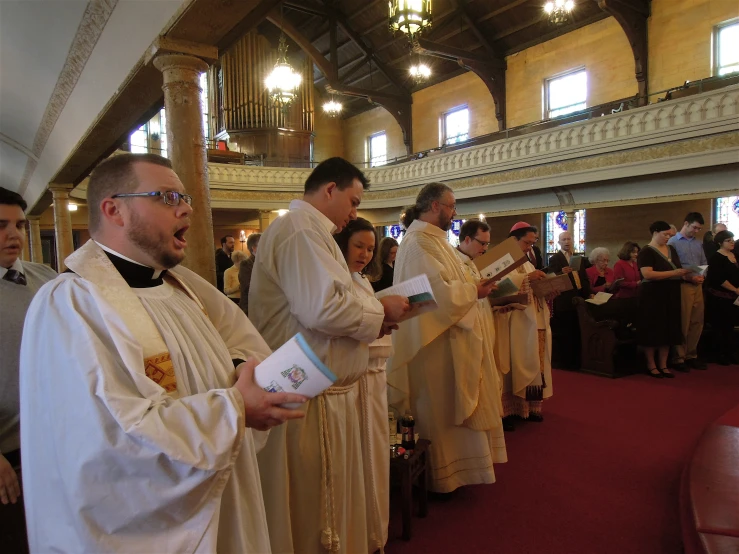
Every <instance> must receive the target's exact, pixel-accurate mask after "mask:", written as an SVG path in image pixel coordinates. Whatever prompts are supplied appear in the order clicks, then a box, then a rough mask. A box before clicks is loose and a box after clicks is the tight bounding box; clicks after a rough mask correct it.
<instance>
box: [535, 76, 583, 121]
mask: <svg viewBox="0 0 739 554" xmlns="http://www.w3.org/2000/svg"><path fill="white" fill-rule="evenodd" d="M581 72H584V73H585V82H586V85H585V102H584V104H585V105H584V106H583V107H582V108H578V109H577V110H573V111H572V112H570V113H574V112H576V111H580V110H584V109H585V108H587V107H588V91H587V76H588V73H587V69H586V68H585V66H582V67H576V68H574V69H568V70H567V71H563V72H562V73H557V74H556V75H552V76H551V77H547V78H546V79H544V110H543V111H544V113H543V114H542V116H543V117H542V118H543V119H551V118H552V117H563V116H565V115H569V113H564V114H559V115H555V116H552V115H551V112H552V111H554V110H553V109H552V108H551V106H550V103H549V85H550V84H551V83H552V82H554V81H558V80H559V79H562V78H564V77H570V76H572V75H575V74H577V73H581ZM577 104H582V102H577V103H576V104H571V105H570V106H576V105H577ZM570 106H560V107H559V108H555V110H561V109H564V108H568V107H570Z"/></svg>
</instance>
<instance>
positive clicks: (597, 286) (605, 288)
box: [585, 247, 614, 293]
mask: <svg viewBox="0 0 739 554" xmlns="http://www.w3.org/2000/svg"><path fill="white" fill-rule="evenodd" d="M588 259H589V260H590V263H591V264H593V266H592V267H589V268H588V269H586V270H585V273H586V274H587V276H588V281H590V288H591V290H592V291H593V293H598V292H610V290H611V286H612V285H613V280H614V279H613V270H612V269H611V268H610V267H608V262H610V261H611V253H610V252H609V251H608V248H603V247H598V248H593V251H592V252H591V253H590V256H588Z"/></svg>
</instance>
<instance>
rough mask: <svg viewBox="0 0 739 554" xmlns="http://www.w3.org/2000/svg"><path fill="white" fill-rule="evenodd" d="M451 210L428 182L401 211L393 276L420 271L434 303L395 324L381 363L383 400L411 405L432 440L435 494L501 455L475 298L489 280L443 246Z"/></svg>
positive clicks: (488, 479) (473, 477)
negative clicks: (387, 353)
mask: <svg viewBox="0 0 739 554" xmlns="http://www.w3.org/2000/svg"><path fill="white" fill-rule="evenodd" d="M455 213H456V201H455V198H454V193H453V191H452V190H451V189H450V188H449V187H448V186H446V185H444V184H441V183H431V184H429V185H426V186H425V187H424V188H423V189H422V190H421V192H420V193H419V194H418V197H417V199H416V203H415V204H414V205H413V206H411V207H410V208H407V209H406V211H405V214H404V215H403V217H402V223H403V224H404V225H405V227H406V229H407V232H406V235H405V237H404V238H403V242H402V243H401V245H400V248H399V249H398V255H397V258H396V260H395V275H394V282H395V283H396V284H397V283H400V282H402V281H406V280H408V279H410V278H412V277H416V276H418V275H421V274H424V273H425V274H426V275H427V276H428V278H429V282H430V283H431V288H432V290H433V293H434V296H435V298H436V302H437V303H438V305H439V307H438V309H437V310H434V311H431V312H427V313H424V314H421V315H420V316H418V317H415V318H412V319H409V320H407V321H405V322H403V323H402V324H401V325H400V329H399V330H398V331H397V332H396V333H394V334H393V348H394V350H395V353H394V355H393V356H392V358H391V359H390V360H389V361H388V385H389V387H388V394H389V399H390V403H391V404H393V405H394V406H395V407H397V408H398V409H399V411H400V413H403V412H404V410H405V409H406V407H408V406H410V409H411V411H412V413H413V415H414V417H415V419H416V429H417V430H418V433H419V434H420V436H421V437H423V438H427V439H429V440H430V441H431V443H432V444H431V448H430V450H429V455H430V461H431V464H430V466H431V479H430V488H431V490H432V491H434V492H438V493H449V492H452V491H454V490H455V489H457V488H459V487H461V486H464V485H474V484H479V483H493V482H494V481H495V473H494V471H493V463H499V462H505V461H506V452H505V446H504V443H503V438H502V425H501V413H500V400H499V398H498V395H499V390H498V386H497V380H496V379H495V362H494V360H493V344H492V342H491V338H492V333H491V332H490V329H489V328H488V326H489V317H488V314H487V312H486V311H485V308H484V304H482V303H481V302H479V301H480V300H482V299H486V298H487V296H488V294H490V292H491V291H492V290H494V288H495V284H494V283H493V282H492V281H487V282H480V281H479V280H477V279H476V278H475V277H473V275H472V273H471V272H470V271H469V270H468V269H466V266H465V264H464V263H463V262H462V261H460V259H459V257H458V256H457V254H456V252H455V250H454V248H453V247H452V246H451V245H450V244H449V242H448V240H447V230H448V229H449V228H450V227H451V223H452V219H453V217H454V214H455Z"/></svg>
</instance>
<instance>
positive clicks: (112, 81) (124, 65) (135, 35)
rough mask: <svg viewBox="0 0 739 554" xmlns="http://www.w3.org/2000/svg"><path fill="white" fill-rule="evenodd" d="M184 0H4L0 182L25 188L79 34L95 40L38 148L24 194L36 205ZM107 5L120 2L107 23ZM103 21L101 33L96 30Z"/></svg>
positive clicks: (0, 18) (0, 1) (0, 16)
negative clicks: (40, 135)
mask: <svg viewBox="0 0 739 554" xmlns="http://www.w3.org/2000/svg"><path fill="white" fill-rule="evenodd" d="M186 1H187V0H91V1H90V2H88V1H86V0H0V186H2V187H5V188H8V189H11V190H16V191H17V190H19V189H20V188H21V184H22V179H23V175H24V172H25V171H26V165H27V163H28V160H29V157H30V158H31V159H33V158H34V157H36V156H34V140H35V138H36V136H37V133H38V130H39V127H40V126H41V125H42V120H43V118H44V114H45V113H46V110H47V106H48V105H49V102H50V100H51V99H52V97H53V94H54V91H55V88H56V87H57V81H62V82H63V81H65V80H68V78H69V76H70V75H69V74H65V75H62V78H61V79H60V73H62V70H63V69H64V67H65V61H66V60H67V56H68V55H69V54H70V46H72V44H73V43H74V41H75V36H76V35H77V34H78V33H79V36H78V37H77V41H78V42H79V41H80V39H82V41H83V42H85V41H94V40H95V39H96V38H97V42H96V43H95V45H94V48H93V49H92V53H91V54H90V55H89V58H88V57H87V56H84V57H82V58H81V59H80V58H79V56H77V61H78V62H79V63H77V64H76V65H77V66H78V67H80V66H81V67H83V69H82V71H81V73H79V79H78V80H77V82H76V84H75V85H74V88H73V89H72V91H71V94H70V95H69V97H68V99H67V101H66V103H63V102H62V104H61V106H62V107H61V112H60V113H59V117H58V120H57V121H56V124H55V125H54V127H53V129H52V130H51V133H50V134H49V135H48V140H47V141H46V144H45V145H44V147H43V149H37V151H36V152H35V154H38V156H37V158H38V160H37V161H38V164H37V166H36V167H35V169H34V171H33V173H32V175H31V178H30V181H29V183H28V187H27V188H26V190H25V191H24V192H23V195H24V197H25V199H26V200H27V201H28V203H29V204H30V205H33V204H34V203H35V202H36V201H37V199H38V198H39V197H40V196H41V195H42V194H43V193H44V191H45V190H46V187H47V185H48V182H49V180H50V179H51V178H52V177H53V175H54V174H55V173H56V172H57V171H58V170H59V169H60V168H61V166H62V164H63V163H64V161H65V160H66V159H67V157H68V156H69V155H70V154H71V153H72V151H73V149H74V148H75V146H76V145H77V143H78V141H79V140H80V139H81V138H82V137H83V136H84V135H85V133H86V132H87V130H88V129H89V128H90V126H91V125H92V123H93V122H94V121H95V120H96V118H97V117H98V115H99V113H100V112H101V110H102V109H103V108H104V107H105V105H106V103H107V102H108V101H109V99H110V98H111V97H112V96H113V95H114V94H115V93H116V92H117V89H118V87H119V86H120V85H121V84H122V83H123V82H124V80H125V78H126V76H127V75H128V74H129V72H130V71H131V69H132V68H133V67H134V65H135V64H136V63H137V62H138V61H139V59H140V58H141V56H142V55H143V54H144V51H145V50H146V49H147V48H148V46H149V45H150V44H151V43H152V41H153V40H154V39H155V38H156V37H157V35H159V34H160V33H161V32H162V31H163V30H164V29H165V27H166V26H167V24H168V22H169V20H170V19H171V18H172V16H173V15H174V14H175V12H176V11H177V9H178V8H179V7H180V6H181V5H182V4H183V3H185V2H186ZM106 6H107V7H108V8H110V7H113V6H114V7H113V10H112V13H110V17H109V19H108V20H107V23H106V22H105V19H104V18H102V17H101V16H100V14H101V13H104V12H105V11H106V10H105V8H106ZM88 8H89V9H88ZM85 14H88V18H87V19H85ZM89 16H92V17H89ZM101 24H104V27H103V29H102V32H101V33H100V34H99V35H98V33H95V32H94V29H95V27H98V28H99V27H100V26H101ZM98 36H99V38H98ZM72 65H75V64H72ZM64 97H65V95H61V98H64ZM56 98H57V99H58V98H59V97H56Z"/></svg>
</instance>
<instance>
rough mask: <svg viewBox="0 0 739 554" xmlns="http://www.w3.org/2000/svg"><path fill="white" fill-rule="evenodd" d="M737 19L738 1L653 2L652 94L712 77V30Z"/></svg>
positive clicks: (651, 31)
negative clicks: (720, 24)
mask: <svg viewBox="0 0 739 554" xmlns="http://www.w3.org/2000/svg"><path fill="white" fill-rule="evenodd" d="M735 17H739V2H736V1H735V0H652V17H651V18H650V19H649V90H650V92H658V91H661V90H665V89H668V88H670V87H675V86H679V85H682V84H683V83H684V82H685V81H686V80H690V81H694V80H697V79H703V78H705V77H710V76H711V70H712V67H711V63H712V62H711V58H712V54H711V48H712V46H711V40H712V34H713V27H714V26H715V25H717V24H718V23H722V22H723V21H726V20H728V19H732V18H735Z"/></svg>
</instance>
